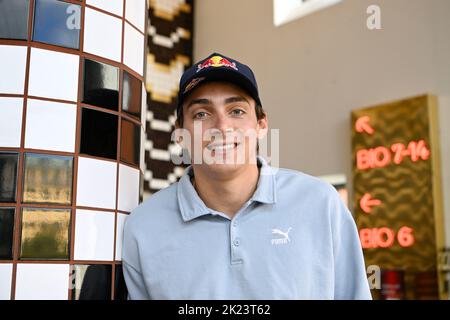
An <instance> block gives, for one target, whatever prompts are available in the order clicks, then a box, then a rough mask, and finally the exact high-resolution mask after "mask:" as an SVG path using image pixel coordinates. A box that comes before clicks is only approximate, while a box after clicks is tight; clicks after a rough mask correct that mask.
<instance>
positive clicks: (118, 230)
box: [116, 213, 128, 261]
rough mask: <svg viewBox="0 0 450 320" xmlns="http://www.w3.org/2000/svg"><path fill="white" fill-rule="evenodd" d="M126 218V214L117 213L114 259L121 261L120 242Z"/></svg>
mask: <svg viewBox="0 0 450 320" xmlns="http://www.w3.org/2000/svg"><path fill="white" fill-rule="evenodd" d="M127 218H128V215H127V214H123V213H118V214H117V227H116V261H122V242H123V227H124V226H125V221H126V219H127Z"/></svg>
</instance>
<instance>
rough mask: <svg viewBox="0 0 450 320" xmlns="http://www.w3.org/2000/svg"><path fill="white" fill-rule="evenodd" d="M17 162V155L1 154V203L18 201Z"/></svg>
mask: <svg viewBox="0 0 450 320" xmlns="http://www.w3.org/2000/svg"><path fill="white" fill-rule="evenodd" d="M17 161H18V156H17V153H7V152H2V153H0V202H15V201H16V189H17Z"/></svg>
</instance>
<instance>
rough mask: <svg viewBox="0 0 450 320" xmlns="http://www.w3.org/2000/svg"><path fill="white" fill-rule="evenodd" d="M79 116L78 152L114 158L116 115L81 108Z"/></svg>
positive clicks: (115, 151) (115, 153)
mask: <svg viewBox="0 0 450 320" xmlns="http://www.w3.org/2000/svg"><path fill="white" fill-rule="evenodd" d="M81 117H82V120H81V142H80V153H84V154H88V155H91V156H97V157H103V158H108V159H114V160H116V159H117V126H118V119H117V116H116V115H113V114H109V113H106V112H101V111H97V110H93V109H88V108H83V111H82V115H81Z"/></svg>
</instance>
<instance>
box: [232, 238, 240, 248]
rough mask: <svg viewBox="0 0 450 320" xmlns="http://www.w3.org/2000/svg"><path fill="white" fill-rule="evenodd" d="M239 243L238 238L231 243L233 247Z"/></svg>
mask: <svg viewBox="0 0 450 320" xmlns="http://www.w3.org/2000/svg"><path fill="white" fill-rule="evenodd" d="M240 243H241V242H240V241H239V239H236V240H234V241H233V244H234V246H235V247H239V244H240Z"/></svg>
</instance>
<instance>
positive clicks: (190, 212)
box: [177, 156, 277, 222]
mask: <svg viewBox="0 0 450 320" xmlns="http://www.w3.org/2000/svg"><path fill="white" fill-rule="evenodd" d="M257 161H258V166H260V172H259V178H258V184H257V187H256V190H255V192H254V193H253V196H252V197H251V198H250V201H256V202H261V203H266V204H273V203H275V202H276V200H277V199H276V198H277V197H276V183H275V173H276V172H275V170H274V169H273V168H272V167H271V166H269V165H268V164H267V162H266V160H265V159H264V158H262V157H259V156H258V159H257ZM193 174H194V171H193V169H192V166H189V167H187V168H186V170H185V173H184V174H183V176H182V177H181V179H180V181H179V182H178V188H177V198H178V205H179V208H180V211H181V216H182V218H183V220H184V221H185V222H186V221H190V220H193V219H195V218H197V217H200V216H203V215H206V214H210V213H212V212H213V210H212V209H210V208H208V207H207V206H206V205H205V203H204V202H203V200H202V199H200V196H199V195H198V193H197V191H196V190H195V188H194V186H193V185H192V183H191V176H193Z"/></svg>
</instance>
